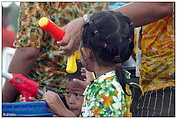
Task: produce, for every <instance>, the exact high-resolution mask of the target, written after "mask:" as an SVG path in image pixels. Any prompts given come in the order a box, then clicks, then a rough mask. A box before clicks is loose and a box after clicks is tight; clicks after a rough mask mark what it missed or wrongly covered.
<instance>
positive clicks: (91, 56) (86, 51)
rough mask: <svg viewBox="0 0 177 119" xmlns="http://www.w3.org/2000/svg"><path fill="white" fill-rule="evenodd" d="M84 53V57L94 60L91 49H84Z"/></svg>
mask: <svg viewBox="0 0 177 119" xmlns="http://www.w3.org/2000/svg"><path fill="white" fill-rule="evenodd" d="M84 52H85V55H86V56H87V58H89V59H92V60H93V59H95V57H94V54H93V52H92V50H91V49H89V48H84Z"/></svg>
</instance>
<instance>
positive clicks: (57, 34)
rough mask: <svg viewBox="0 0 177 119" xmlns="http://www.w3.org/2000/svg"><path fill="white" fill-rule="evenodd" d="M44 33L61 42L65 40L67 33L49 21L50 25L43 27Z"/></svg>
mask: <svg viewBox="0 0 177 119" xmlns="http://www.w3.org/2000/svg"><path fill="white" fill-rule="evenodd" d="M41 28H42V29H43V30H44V31H46V32H48V33H50V35H52V36H53V37H54V39H55V40H56V41H60V40H62V39H63V36H64V34H65V32H64V31H63V30H62V29H61V28H60V27H58V26H57V25H56V24H55V23H53V22H52V21H51V20H49V19H48V24H47V25H45V26H43V27H41Z"/></svg>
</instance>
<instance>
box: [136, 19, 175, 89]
mask: <svg viewBox="0 0 177 119" xmlns="http://www.w3.org/2000/svg"><path fill="white" fill-rule="evenodd" d="M135 38H136V37H135ZM135 41H137V40H135ZM141 50H142V57H141V58H142V59H141V65H140V69H139V70H140V76H141V79H140V85H141V86H142V90H143V92H146V91H151V90H157V89H160V88H164V87H168V86H175V77H174V76H175V34H174V17H172V16H167V17H165V18H163V19H161V20H158V21H157V22H154V23H151V24H148V25H145V26H143V28H142V39H141Z"/></svg>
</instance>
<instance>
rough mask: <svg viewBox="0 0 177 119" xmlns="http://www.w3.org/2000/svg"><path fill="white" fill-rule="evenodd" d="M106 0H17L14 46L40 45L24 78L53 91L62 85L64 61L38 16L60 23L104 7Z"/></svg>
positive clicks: (62, 86)
mask: <svg viewBox="0 0 177 119" xmlns="http://www.w3.org/2000/svg"><path fill="white" fill-rule="evenodd" d="M107 4H108V3H103V2H102V3H100V2H97V3H96V2H21V3H20V15H19V24H18V25H19V28H18V35H17V41H16V42H15V43H14V45H15V46H16V47H17V48H18V47H35V48H39V49H40V54H39V57H38V58H37V61H36V66H35V67H34V68H33V69H32V72H31V74H30V76H29V77H28V78H30V79H32V80H36V81H38V82H39V83H40V86H41V87H43V86H50V87H52V88H53V89H55V91H61V89H63V88H65V86H64V84H65V82H64V79H65V78H66V72H65V68H66V61H65V60H64V57H63V56H61V55H60V54H59V53H58V47H57V45H56V44H55V42H54V40H53V39H51V38H50V35H49V34H48V33H46V32H43V31H42V30H41V28H40V27H39V25H38V21H39V19H40V18H41V17H48V18H49V19H51V20H52V21H53V22H54V23H56V24H57V25H58V26H60V27H62V26H64V25H65V24H67V23H68V22H69V21H70V20H72V19H75V18H78V17H81V16H83V15H84V14H87V13H92V12H96V11H97V10H102V9H106V7H107ZM57 88H61V89H57Z"/></svg>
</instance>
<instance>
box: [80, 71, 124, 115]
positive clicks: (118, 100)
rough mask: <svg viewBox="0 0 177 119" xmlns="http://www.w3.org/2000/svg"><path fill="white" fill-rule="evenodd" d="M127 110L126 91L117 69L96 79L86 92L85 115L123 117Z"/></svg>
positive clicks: (83, 112) (82, 113)
mask: <svg viewBox="0 0 177 119" xmlns="http://www.w3.org/2000/svg"><path fill="white" fill-rule="evenodd" d="M126 110H127V107H126V100H125V93H124V92H123V90H122V87H121V85H120V84H119V81H118V79H117V77H116V76H115V71H112V72H108V73H106V74H103V75H102V76H100V77H99V78H98V79H95V80H94V82H93V83H92V84H91V85H90V86H89V87H88V88H87V89H86V90H85V92H84V103H83V105H82V111H81V116H83V117H123V116H124V113H125V112H126Z"/></svg>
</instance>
